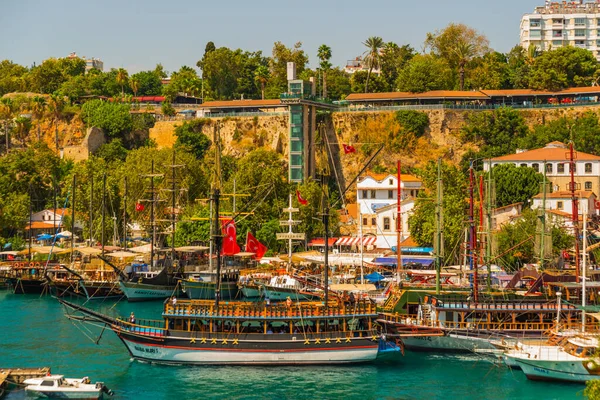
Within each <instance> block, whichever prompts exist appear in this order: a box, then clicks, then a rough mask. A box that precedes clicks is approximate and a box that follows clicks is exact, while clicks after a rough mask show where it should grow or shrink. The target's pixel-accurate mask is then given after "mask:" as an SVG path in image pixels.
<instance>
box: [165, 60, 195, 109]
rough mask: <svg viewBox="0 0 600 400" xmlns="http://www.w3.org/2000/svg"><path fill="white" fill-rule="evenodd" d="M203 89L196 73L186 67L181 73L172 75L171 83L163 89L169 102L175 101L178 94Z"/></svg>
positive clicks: (180, 70)
mask: <svg viewBox="0 0 600 400" xmlns="http://www.w3.org/2000/svg"><path fill="white" fill-rule="evenodd" d="M201 87H202V81H201V80H200V78H199V77H198V74H197V73H196V71H195V70H194V69H193V68H191V67H188V66H186V65H184V66H182V67H181V68H180V69H179V71H176V72H173V73H172V74H171V82H170V83H169V84H168V85H167V86H165V87H163V95H164V96H166V97H167V100H168V101H173V100H174V99H175V97H176V96H177V94H179V93H189V92H191V91H198V89H199V88H201ZM190 94H191V93H190Z"/></svg>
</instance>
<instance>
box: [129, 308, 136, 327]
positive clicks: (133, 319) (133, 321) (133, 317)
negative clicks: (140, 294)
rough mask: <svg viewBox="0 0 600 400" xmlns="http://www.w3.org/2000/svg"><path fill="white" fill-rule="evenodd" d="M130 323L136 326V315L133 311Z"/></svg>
mask: <svg viewBox="0 0 600 400" xmlns="http://www.w3.org/2000/svg"><path fill="white" fill-rule="evenodd" d="M129 322H130V323H132V324H135V315H134V314H133V311H132V312H131V315H130V316H129Z"/></svg>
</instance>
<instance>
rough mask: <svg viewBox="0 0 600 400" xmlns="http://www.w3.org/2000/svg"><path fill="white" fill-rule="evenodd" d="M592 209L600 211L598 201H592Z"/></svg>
mask: <svg viewBox="0 0 600 400" xmlns="http://www.w3.org/2000/svg"><path fill="white" fill-rule="evenodd" d="M594 208H596V210H600V200H594Z"/></svg>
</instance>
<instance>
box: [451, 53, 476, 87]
mask: <svg viewBox="0 0 600 400" xmlns="http://www.w3.org/2000/svg"><path fill="white" fill-rule="evenodd" d="M452 51H453V53H454V56H455V57H456V62H457V66H458V76H459V82H460V90H465V66H466V65H467V63H468V62H469V61H470V60H471V58H472V57H473V56H474V55H475V45H474V44H473V43H469V42H466V41H460V42H457V43H455V44H454V47H453V48H452Z"/></svg>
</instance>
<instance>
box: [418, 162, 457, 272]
mask: <svg viewBox="0 0 600 400" xmlns="http://www.w3.org/2000/svg"><path fill="white" fill-rule="evenodd" d="M418 175H419V176H420V177H421V179H422V180H423V187H424V189H425V190H424V191H422V192H421V193H420V194H419V197H418V198H417V200H416V202H415V208H414V212H413V214H412V215H411V216H410V217H409V220H408V222H409V229H410V235H411V236H412V237H413V238H414V239H415V241H416V242H417V243H418V244H419V246H431V245H432V244H433V239H434V235H435V231H436V224H435V201H433V199H435V196H436V187H437V163H436V162H434V161H430V162H429V163H428V164H427V165H426V166H425V168H423V170H421V171H418ZM441 175H442V188H443V199H442V205H443V221H444V224H443V226H442V231H443V234H444V249H445V263H448V264H452V263H456V262H458V260H459V258H460V254H458V252H457V251H456V249H457V248H459V246H458V244H459V243H460V242H461V241H462V240H463V235H464V227H465V224H464V221H465V208H466V206H467V202H466V200H465V193H466V190H467V183H466V178H465V176H464V175H463V174H462V172H461V171H460V170H459V169H458V168H457V167H456V166H453V165H450V164H447V163H444V162H442V164H441Z"/></svg>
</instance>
